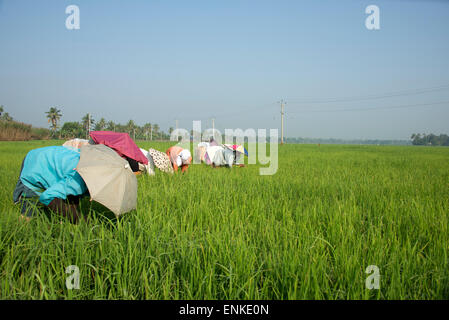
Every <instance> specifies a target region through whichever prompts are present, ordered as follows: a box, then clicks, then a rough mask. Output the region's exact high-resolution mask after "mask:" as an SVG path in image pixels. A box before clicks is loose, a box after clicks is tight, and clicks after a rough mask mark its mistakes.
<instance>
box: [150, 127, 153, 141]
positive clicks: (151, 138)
mask: <svg viewBox="0 0 449 320" xmlns="http://www.w3.org/2000/svg"><path fill="white" fill-rule="evenodd" d="M150 132H151V133H150V140H151V141H153V126H151V130H150Z"/></svg>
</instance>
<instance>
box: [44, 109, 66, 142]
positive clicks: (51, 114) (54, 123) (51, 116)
mask: <svg viewBox="0 0 449 320" xmlns="http://www.w3.org/2000/svg"><path fill="white" fill-rule="evenodd" d="M45 113H46V114H47V118H48V122H49V123H51V125H50V129H51V130H52V135H54V134H55V132H56V130H57V129H58V128H59V125H58V121H59V120H60V119H61V117H62V113H61V110H58V109H57V108H55V107H51V108H50V110H48V111H47V112H45Z"/></svg>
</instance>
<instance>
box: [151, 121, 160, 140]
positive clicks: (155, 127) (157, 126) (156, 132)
mask: <svg viewBox="0 0 449 320" xmlns="http://www.w3.org/2000/svg"><path fill="white" fill-rule="evenodd" d="M159 129H160V128H159V125H158V124H157V123H156V124H154V125H153V131H154V135H155V136H156V137H157V136H158V134H159Z"/></svg>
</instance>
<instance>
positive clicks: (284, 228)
mask: <svg viewBox="0 0 449 320" xmlns="http://www.w3.org/2000/svg"><path fill="white" fill-rule="evenodd" d="M61 144H62V142H61V141H31V142H0V185H1V188H0V212H1V214H0V299H448V298H449V258H448V254H449V233H448V222H449V219H448V218H449V148H443V147H441V148H438V147H413V146H400V147H399V146H362V145H321V146H317V145H283V146H279V169H278V171H277V173H276V174H275V175H273V176H261V175H259V167H260V166H259V165H248V166H246V167H244V168H233V169H232V170H229V169H224V168H220V169H213V168H211V167H208V166H206V165H204V164H203V165H192V166H191V167H190V168H189V171H188V173H187V174H177V175H167V174H164V173H162V172H157V174H156V176H152V177H151V176H140V177H139V178H138V186H139V189H138V207H137V210H136V211H133V212H130V213H128V214H126V215H124V216H123V217H121V218H120V219H114V217H113V215H112V214H111V213H109V212H107V211H106V210H104V208H102V207H100V206H97V205H95V203H92V202H89V201H88V199H86V201H83V202H82V204H81V205H82V210H83V212H84V214H86V215H89V216H90V218H91V219H90V221H89V222H81V223H80V224H78V225H72V224H70V223H69V222H68V221H66V220H62V219H60V218H57V217H55V216H48V215H45V214H42V215H40V216H37V217H35V218H33V219H32V220H31V221H29V222H26V221H23V220H21V219H19V215H20V213H19V208H18V207H16V206H14V204H13V203H12V192H13V189H14V187H15V184H16V182H17V178H18V175H19V170H20V165H21V162H22V159H23V158H24V156H25V155H26V153H27V152H28V151H29V150H31V149H33V148H38V147H42V146H46V145H61ZM137 144H138V145H139V147H142V148H149V147H153V148H155V149H158V150H165V149H166V148H167V147H168V146H170V145H171V144H170V143H167V142H151V143H150V142H137ZM111 215H112V216H111ZM70 265H76V266H78V267H79V271H80V287H79V289H72V290H69V289H68V288H67V287H66V279H67V277H68V276H69V275H70V274H67V273H66V272H65V271H66V268H67V267H68V266H70ZM370 265H375V266H377V267H378V268H379V274H380V279H379V289H375V288H374V289H368V288H367V287H366V279H367V277H369V276H370V274H367V273H366V272H365V271H366V268H367V267H368V266H370Z"/></svg>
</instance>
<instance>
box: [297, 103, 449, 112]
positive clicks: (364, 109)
mask: <svg viewBox="0 0 449 320" xmlns="http://www.w3.org/2000/svg"><path fill="white" fill-rule="evenodd" d="M445 103H449V100H447V101H440V102H433V103H419V104H405V105H399V106H388V107H372V108H349V109H330V110H299V111H291V112H289V113H300V112H340V111H343V112H345V111H371V110H387V109H403V108H415V107H427V106H433V105H438V104H445Z"/></svg>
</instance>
